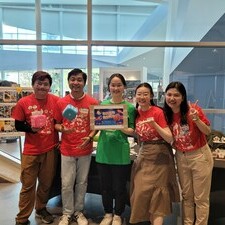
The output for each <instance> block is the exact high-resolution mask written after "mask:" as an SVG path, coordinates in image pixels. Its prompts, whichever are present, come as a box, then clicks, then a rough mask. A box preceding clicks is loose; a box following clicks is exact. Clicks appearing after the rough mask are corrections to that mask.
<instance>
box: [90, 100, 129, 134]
mask: <svg viewBox="0 0 225 225" xmlns="http://www.w3.org/2000/svg"><path fill="white" fill-rule="evenodd" d="M90 122H91V129H92V130H110V129H115V130H116V129H124V128H127V127H128V120H127V105H125V104H118V105H93V106H91V113H90Z"/></svg>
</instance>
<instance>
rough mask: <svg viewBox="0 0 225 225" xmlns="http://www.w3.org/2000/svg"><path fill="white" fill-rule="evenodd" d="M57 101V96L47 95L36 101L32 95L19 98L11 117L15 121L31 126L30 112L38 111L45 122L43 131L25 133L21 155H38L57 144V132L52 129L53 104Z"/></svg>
mask: <svg viewBox="0 0 225 225" xmlns="http://www.w3.org/2000/svg"><path fill="white" fill-rule="evenodd" d="M58 100H59V97H58V96H55V95H53V94H48V95H47V98H46V99H43V100H38V99H36V98H35V95H34V94H31V95H28V96H26V97H23V98H21V99H20V100H19V101H18V103H17V104H16V106H15V108H14V109H13V113H12V117H13V118H14V119H15V120H19V121H26V122H27V123H28V124H31V120H30V116H31V115H32V112H34V111H39V112H40V113H41V114H44V115H46V117H47V122H46V126H45V127H44V129H42V130H41V131H39V132H37V133H35V134H33V133H27V132H26V133H25V141H24V149H23V154H25V155H39V154H42V153H44V152H47V151H49V150H52V149H53V148H54V146H55V145H56V144H58V141H59V138H58V132H57V131H56V130H55V128H54V119H53V116H54V110H55V105H56V104H55V103H56V102H57V101H58Z"/></svg>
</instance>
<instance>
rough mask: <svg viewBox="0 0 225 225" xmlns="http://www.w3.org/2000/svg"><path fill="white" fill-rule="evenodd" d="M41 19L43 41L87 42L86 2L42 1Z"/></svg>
mask: <svg viewBox="0 0 225 225" xmlns="http://www.w3.org/2000/svg"><path fill="white" fill-rule="evenodd" d="M45 2H46V3H45ZM41 17H42V39H43V40H87V2H86V0H76V1H70V2H69V1H64V2H61V3H60V4H58V3H57V2H54V3H53V4H52V3H50V2H48V1H43V3H42V6H41Z"/></svg>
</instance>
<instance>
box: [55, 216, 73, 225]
mask: <svg viewBox="0 0 225 225" xmlns="http://www.w3.org/2000/svg"><path fill="white" fill-rule="evenodd" d="M70 221H71V217H70V216H69V215H63V216H61V217H60V220H59V224H58V225H69V223H70Z"/></svg>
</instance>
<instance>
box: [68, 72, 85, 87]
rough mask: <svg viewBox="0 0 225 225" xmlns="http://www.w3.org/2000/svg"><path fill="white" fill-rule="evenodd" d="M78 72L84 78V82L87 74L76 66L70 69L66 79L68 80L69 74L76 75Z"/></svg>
mask: <svg viewBox="0 0 225 225" xmlns="http://www.w3.org/2000/svg"><path fill="white" fill-rule="evenodd" d="M78 74H82V76H83V79H84V84H86V81H87V74H86V73H84V72H83V71H82V70H81V69H78V68H75V69H72V70H71V71H70V72H69V73H68V77H67V80H68V81H69V79H70V77H71V76H73V75H74V76H76V75H78Z"/></svg>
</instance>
